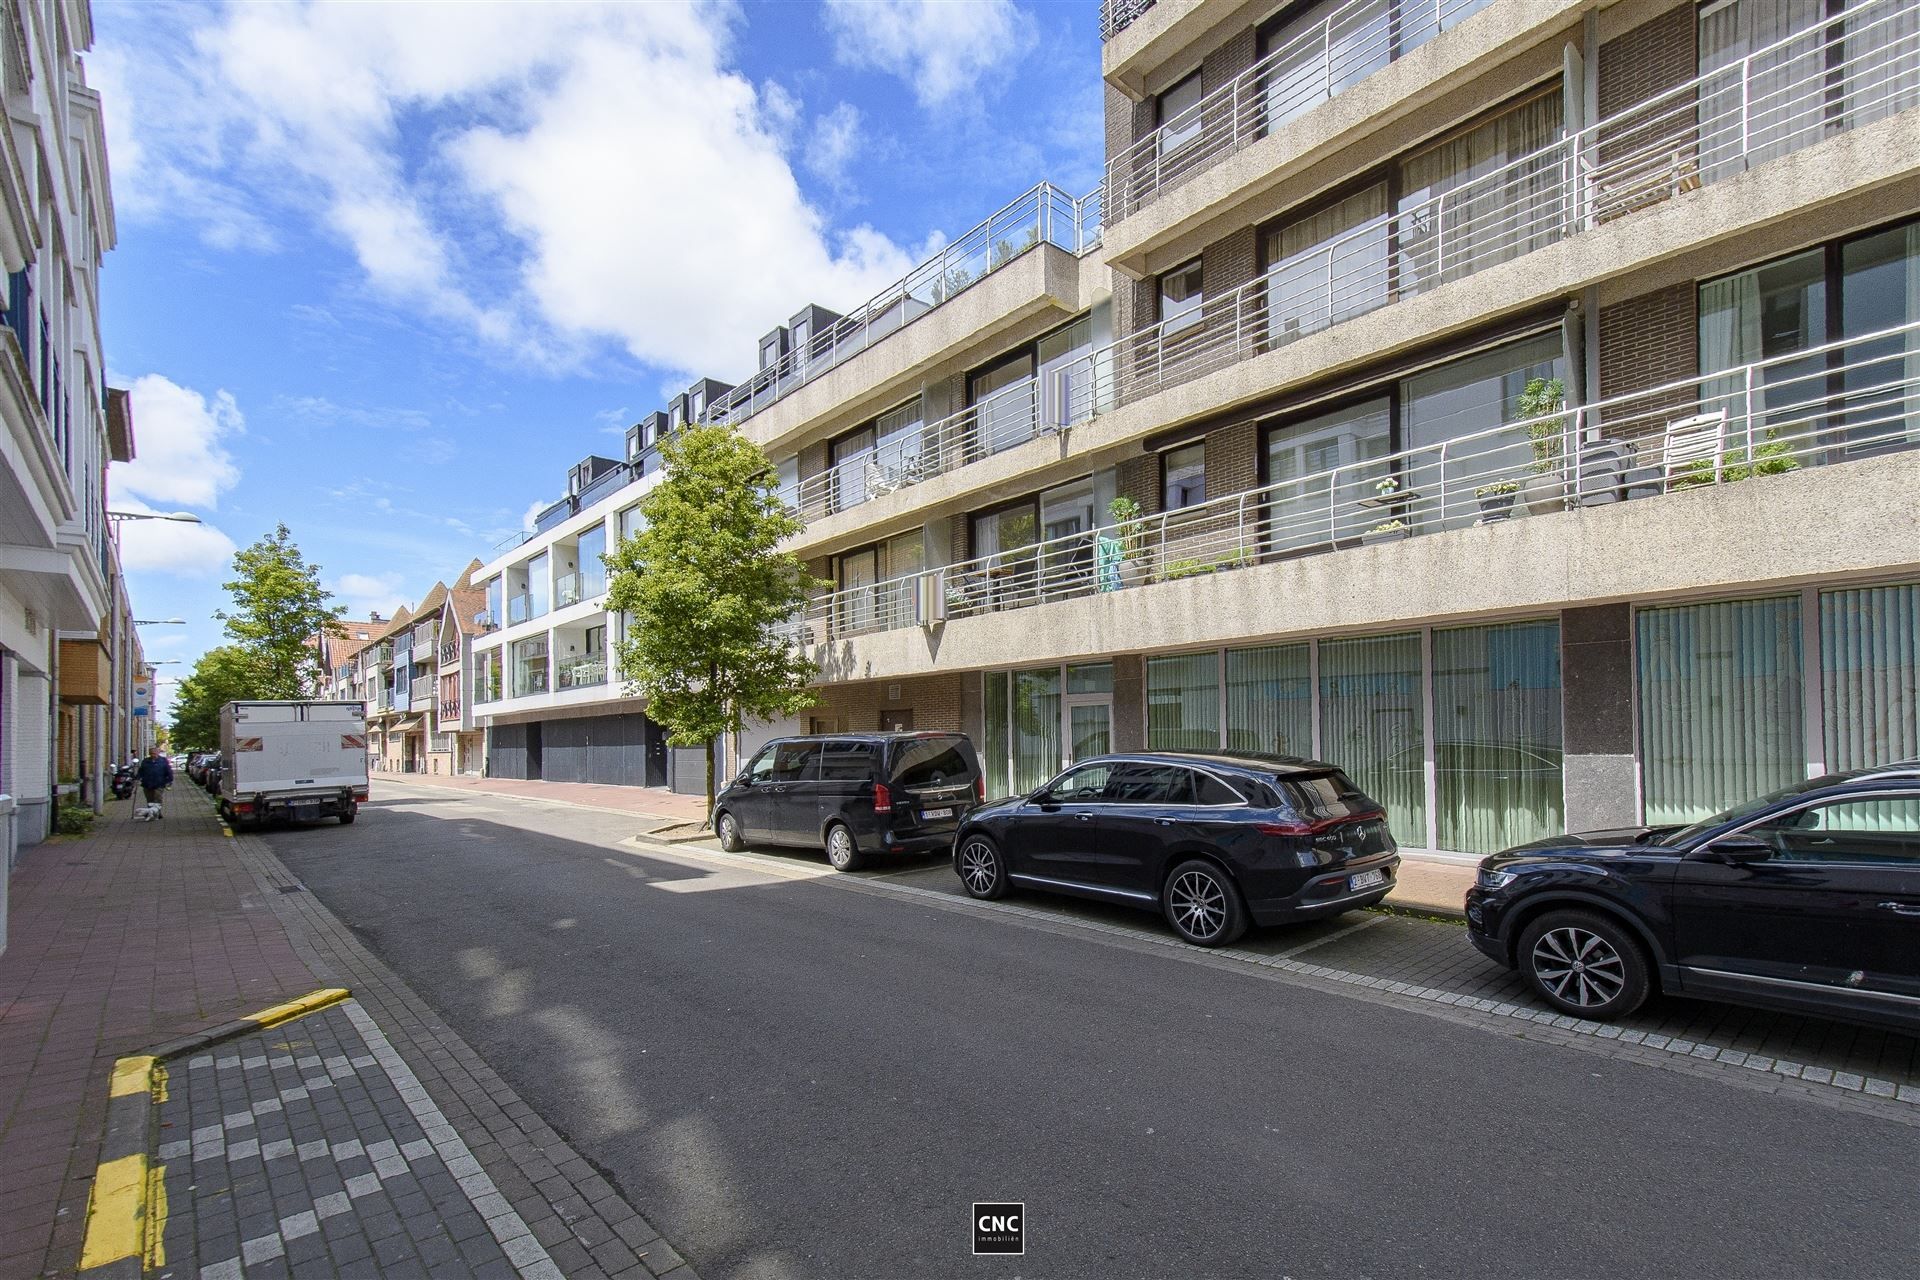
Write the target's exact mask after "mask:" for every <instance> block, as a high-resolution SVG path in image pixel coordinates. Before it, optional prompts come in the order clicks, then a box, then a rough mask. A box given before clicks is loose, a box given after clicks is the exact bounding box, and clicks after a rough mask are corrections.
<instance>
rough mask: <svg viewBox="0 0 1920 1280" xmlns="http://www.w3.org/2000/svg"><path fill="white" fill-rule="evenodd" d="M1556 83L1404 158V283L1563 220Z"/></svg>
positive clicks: (1480, 266) (1474, 266) (1453, 275)
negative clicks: (1501, 111) (1517, 103)
mask: <svg viewBox="0 0 1920 1280" xmlns="http://www.w3.org/2000/svg"><path fill="white" fill-rule="evenodd" d="M1564 127H1565V119H1564V115H1563V113H1562V110H1561V103H1560V91H1559V90H1558V89H1555V90H1554V91H1553V92H1551V93H1544V94H1541V95H1540V96H1539V97H1537V98H1534V99H1533V100H1531V101H1529V102H1526V103H1523V104H1521V105H1520V106H1518V107H1515V108H1514V109H1513V110H1511V111H1509V112H1506V113H1505V114H1504V115H1501V116H1499V117H1497V118H1495V119H1493V120H1489V121H1487V122H1486V123H1485V124H1483V125H1481V126H1479V127H1478V128H1476V129H1472V130H1469V131H1468V132H1466V133H1462V134H1459V135H1456V136H1455V137H1452V138H1449V139H1448V140H1446V141H1444V142H1440V143H1436V144H1435V145H1433V146H1431V147H1428V148H1427V149H1426V150H1425V151H1422V152H1420V153H1419V154H1418V155H1416V156H1414V157H1413V158H1412V159H1410V160H1407V161H1406V162H1405V163H1404V164H1403V165H1402V166H1401V178H1400V189H1401V191H1402V193H1403V194H1402V195H1401V197H1400V208H1399V213H1398V218H1399V222H1400V246H1401V248H1400V278H1399V280H1398V284H1399V287H1400V290H1401V292H1403V293H1405V292H1423V291H1425V290H1427V289H1431V288H1433V287H1434V286H1435V285H1439V284H1442V283H1445V282H1446V281H1449V280H1458V279H1460V278H1462V277H1464V276H1468V275H1471V274H1473V273H1474V272H1476V271H1481V270H1484V269H1486V268H1487V267H1490V266H1493V265H1494V264H1495V263H1498V262H1505V261H1506V260H1507V259H1509V258H1515V257H1518V256H1519V255H1521V254H1523V253H1526V252H1528V251H1529V250H1531V249H1536V248H1539V247H1541V246H1543V245H1545V244H1548V243H1551V242H1552V241H1554V240H1557V239H1558V238H1559V237H1560V235H1561V234H1562V233H1563V232H1564V231H1565V227H1566V219H1565V213H1566V200H1565V196H1566V191H1565V184H1564V182H1563V181H1562V179H1563V176H1564V172H1565V171H1564V167H1563V161H1564V157H1563V156H1562V155H1561V149H1560V148H1557V147H1553V146H1552V145H1551V144H1553V143H1554V142H1555V141H1556V140H1557V139H1559V138H1560V136H1561V134H1562V133H1563V131H1564Z"/></svg>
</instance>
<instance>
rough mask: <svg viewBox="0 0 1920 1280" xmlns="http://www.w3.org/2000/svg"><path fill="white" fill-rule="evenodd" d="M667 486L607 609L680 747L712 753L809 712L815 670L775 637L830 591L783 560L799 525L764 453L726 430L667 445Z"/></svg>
mask: <svg viewBox="0 0 1920 1280" xmlns="http://www.w3.org/2000/svg"><path fill="white" fill-rule="evenodd" d="M661 454H662V456H663V458H664V459H665V463H666V474H665V478H664V479H663V480H662V481H661V483H660V485H659V486H658V487H657V488H655V489H654V490H653V491H652V492H651V493H649V494H648V495H647V496H646V497H645V498H643V499H642V500H641V504H640V514H641V519H642V527H641V528H640V530H639V531H638V532H637V533H635V534H634V535H633V536H631V537H629V538H626V539H624V540H622V541H621V542H620V544H619V545H618V546H616V547H615V548H614V549H613V551H612V552H611V553H610V554H609V555H608V556H607V557H606V562H607V568H608V570H609V571H610V574H611V580H610V582H609V586H608V597H609V603H610V605H611V607H612V608H614V609H616V610H618V611H620V612H622V613H625V614H626V615H628V618H629V620H630V622H629V626H628V627H627V634H626V636H625V637H623V638H622V639H621V641H620V643H619V647H618V653H619V662H620V674H621V675H622V676H623V677H625V678H626V680H627V681H628V682H629V685H630V687H631V689H632V691H633V692H635V693H637V694H639V695H640V696H642V697H644V698H646V700H647V715H648V716H650V717H651V718H652V719H653V720H654V722H655V723H657V724H659V725H660V726H661V727H662V728H664V729H665V730H666V731H667V739H668V741H670V742H672V743H673V744H674V745H676V746H683V747H684V746H705V747H706V748H707V809H708V811H709V812H711V811H712V809H713V744H714V742H715V741H716V740H717V739H718V738H720V737H721V735H723V734H727V733H737V732H739V731H740V730H741V729H742V728H744V727H745V725H746V722H747V721H748V720H750V719H752V720H771V719H774V718H775V717H779V716H787V715H793V714H796V713H798V712H800V711H804V710H805V709H806V708H808V707H810V706H812V705H813V701H814V699H813V694H812V692H811V690H809V689H808V687H807V681H808V680H809V679H810V678H811V677H812V675H813V672H814V666H813V663H812V662H811V661H810V660H808V658H807V657H806V656H805V655H804V654H803V653H801V652H800V650H799V649H798V648H796V647H795V646H794V645H793V644H792V643H791V641H790V640H788V639H787V638H785V637H784V636H782V635H781V634H780V628H781V627H782V625H783V624H785V623H787V622H789V621H791V620H792V618H793V617H794V615H795V614H796V613H797V612H798V610H799V609H800V607H801V606H802V605H803V604H804V603H805V601H806V598H807V593H808V592H809V591H812V590H815V589H817V588H818V587H822V586H824V585H825V584H824V583H821V582H819V581H818V580H817V579H815V578H813V577H812V576H810V575H809V574H808V573H807V571H806V566H804V565H803V564H801V562H800V560H799V559H798V558H797V557H795V556H793V555H791V554H789V553H786V552H783V551H781V550H780V549H779V547H780V543H781V541H782V540H783V539H785V538H788V537H791V536H792V535H794V534H796V533H798V532H799V531H800V529H801V528H802V526H801V524H800V521H799V520H797V519H796V518H795V517H794V516H793V515H792V514H790V513H789V512H788V511H787V510H786V508H785V506H784V505H782V503H781V501H780V499H779V497H778V496H777V494H776V492H775V478H774V473H773V469H772V467H771V466H770V465H769V464H768V462H767V456H766V454H764V453H763V452H761V451H760V449H759V447H758V446H756V445H754V444H753V443H752V442H751V441H749V440H747V439H745V438H744V437H743V436H741V435H740V433H739V432H737V431H735V430H734V429H733V428H731V427H727V426H695V427H692V428H689V429H688V430H686V431H684V432H682V433H680V434H679V435H678V436H676V437H673V438H671V439H669V440H668V441H667V442H666V443H665V444H664V445H663V446H662V447H661Z"/></svg>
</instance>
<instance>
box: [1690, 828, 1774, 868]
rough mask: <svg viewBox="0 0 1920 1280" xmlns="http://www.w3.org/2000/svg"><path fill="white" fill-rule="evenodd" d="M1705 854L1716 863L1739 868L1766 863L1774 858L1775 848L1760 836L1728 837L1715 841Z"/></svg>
mask: <svg viewBox="0 0 1920 1280" xmlns="http://www.w3.org/2000/svg"><path fill="white" fill-rule="evenodd" d="M1704 852H1705V855H1706V856H1707V857H1709V858H1712V859H1713V860H1714V861H1715V862H1724V863H1726V864H1727V865H1728V866H1730V867H1737V866H1742V865H1744V864H1746V863H1749V862H1765V861H1766V860H1767V859H1768V858H1771V857H1772V856H1773V846H1772V845H1770V844H1768V843H1767V842H1766V841H1765V840H1762V839H1760V838H1759V837H1758V836H1744V835H1743V836H1727V837H1725V838H1723V839H1720V840H1715V841H1714V842H1713V843H1712V844H1710V845H1708V846H1707V847H1706V849H1705V851H1704Z"/></svg>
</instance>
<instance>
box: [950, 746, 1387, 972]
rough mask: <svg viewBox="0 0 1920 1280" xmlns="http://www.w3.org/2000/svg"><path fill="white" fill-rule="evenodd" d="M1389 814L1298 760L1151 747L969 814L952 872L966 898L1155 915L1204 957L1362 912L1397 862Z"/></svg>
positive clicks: (1098, 761) (1329, 773)
mask: <svg viewBox="0 0 1920 1280" xmlns="http://www.w3.org/2000/svg"><path fill="white" fill-rule="evenodd" d="M1396 848H1397V846H1396V845H1395V844H1394V840H1393V835H1392V833H1391V832H1390V831H1389V830H1388V827H1387V815H1386V813H1385V812H1384V811H1383V810H1382V809H1381V807H1380V806H1379V805H1377V804H1375V803H1374V802H1373V801H1372V800H1370V799H1368V798H1367V796H1366V794H1365V793H1364V792H1362V791H1361V790H1360V788H1358V787H1357V786H1355V785H1354V784H1353V782H1352V780H1351V779H1349V778H1348V777H1347V775H1346V774H1345V773H1342V772H1341V771H1340V770H1339V769H1338V768H1337V767H1335V766H1333V765H1330V764H1324V763H1322V762H1320V761H1318V760H1304V759H1301V758H1299V757H1296V756H1276V755H1259V754H1234V755H1223V754H1210V753H1206V752H1187V751H1159V752H1148V753H1139V754H1122V755H1105V756H1099V757H1096V758H1095V759H1092V760H1087V761H1083V762H1081V763H1079V764H1076V765H1074V766H1073V767H1072V768H1071V769H1068V770H1067V771H1066V772H1065V773H1063V774H1061V775H1060V776H1059V777H1057V778H1055V779H1054V780H1053V781H1051V782H1049V783H1047V785H1046V786H1044V787H1041V788H1040V789H1039V790H1038V791H1035V792H1034V793H1033V794H1031V795H1026V796H1016V797H1014V798H1012V799H1009V800H1000V801H996V802H995V803H993V804H990V805H986V806H983V807H981V808H979V809H975V810H974V811H973V812H972V813H971V814H969V815H967V819H966V821H965V822H963V823H962V824H961V826H960V833H959V836H958V838H957V839H956V840H955V841H954V852H953V869H954V871H955V872H956V873H957V874H958V875H959V877H960V883H961V884H962V885H963V886H965V888H966V891H967V892H968V893H969V894H970V895H972V896H973V897H975V898H983V899H990V898H998V897H1000V896H1002V895H1003V894H1005V893H1006V892H1007V890H1008V889H1010V888H1013V887H1015V886H1018V887H1021V888H1032V889H1041V890H1046V891H1049V892H1054V893H1066V894H1073V895H1075V896H1078V897H1085V898H1094V899H1099V900H1101V901H1108V902H1119V903H1125V904H1127V905H1129V906H1135V907H1141V908H1145V909H1147V910H1158V911H1160V912H1161V913H1162V914H1163V915H1164V916H1165V917H1166V919H1167V923H1168V924H1170V925H1172V926H1173V928H1174V931H1175V932H1176V933H1178V934H1179V935H1180V936H1181V937H1183V938H1185V939H1186V940H1187V941H1188V942H1191V943H1194V944H1196V945H1198V946H1203V947H1218V946H1224V945H1226V944H1227V943H1230V942H1232V941H1233V940H1234V939H1236V938H1238V937H1239V936H1240V935H1241V934H1243V933H1244V932H1246V929H1247V926H1248V924H1249V923H1252V924H1261V925H1271V924H1283V923H1287V922H1290V921H1297V920H1310V919H1314V918H1317V917H1320V916H1328V915H1335V914H1338V913H1339V912H1342V911H1349V910H1352V909H1353V908H1355V907H1365V906H1370V905H1372V904H1373V903H1376V902H1378V901H1380V899H1382V898H1384V897H1386V896H1387V893H1388V892H1389V891H1390V890H1391V889H1392V888H1393V882H1394V876H1395V873H1396V872H1397V870H1398V868H1399V865H1400V855H1399V854H1398V853H1397V852H1396Z"/></svg>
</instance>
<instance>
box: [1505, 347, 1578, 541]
mask: <svg viewBox="0 0 1920 1280" xmlns="http://www.w3.org/2000/svg"><path fill="white" fill-rule="evenodd" d="M1566 406H1567V384H1566V383H1565V382H1562V381H1561V380H1560V379H1559V378H1534V379H1532V380H1531V381H1529V382H1528V383H1527V385H1526V386H1525V387H1523V388H1522V389H1521V391H1520V396H1519V398H1518V399H1517V400H1516V401H1515V402H1514V407H1515V409H1516V410H1518V412H1519V414H1520V420H1521V421H1522V422H1524V423H1526V424H1527V439H1528V440H1529V441H1531V442H1532V445H1533V462H1532V463H1531V464H1529V466H1528V467H1527V470H1528V472H1529V473H1530V474H1529V475H1528V476H1527V478H1526V481H1525V482H1524V483H1523V484H1522V485H1521V486H1520V500H1521V501H1522V502H1524V503H1525V504H1526V508H1527V511H1528V512H1529V513H1530V514H1532V515H1536V516H1542V515H1546V514H1548V513H1549V512H1553V511H1564V510H1565V509H1566V505H1567V482H1566V478H1565V476H1564V475H1563V474H1562V470H1561V461H1560V456H1561V436H1562V433H1563V430H1564V427H1563V425H1562V423H1561V422H1560V420H1559V418H1558V417H1557V416H1556V415H1557V414H1559V413H1560V411H1561V410H1562V409H1565V408H1566Z"/></svg>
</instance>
